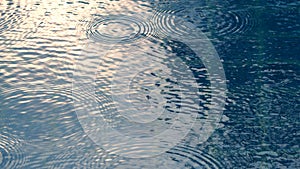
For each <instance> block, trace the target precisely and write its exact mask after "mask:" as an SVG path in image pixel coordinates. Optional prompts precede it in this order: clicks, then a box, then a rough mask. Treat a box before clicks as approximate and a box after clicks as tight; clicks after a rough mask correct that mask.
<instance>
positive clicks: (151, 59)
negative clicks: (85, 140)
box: [73, 12, 226, 158]
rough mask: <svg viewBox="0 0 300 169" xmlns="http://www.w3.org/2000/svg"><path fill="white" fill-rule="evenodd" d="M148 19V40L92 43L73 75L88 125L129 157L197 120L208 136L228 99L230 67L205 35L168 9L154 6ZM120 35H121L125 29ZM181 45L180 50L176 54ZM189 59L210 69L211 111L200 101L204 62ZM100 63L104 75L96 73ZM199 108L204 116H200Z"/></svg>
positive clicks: (181, 133) (161, 148)
mask: <svg viewBox="0 0 300 169" xmlns="http://www.w3.org/2000/svg"><path fill="white" fill-rule="evenodd" d="M117 19H118V18H117ZM150 22H151V23H152V24H153V25H154V28H155V29H154V31H155V32H153V34H154V35H155V36H154V37H148V38H147V39H144V41H138V42H136V41H135V42H136V43H122V44H118V45H111V46H109V45H102V44H101V45H99V44H98V43H90V44H88V45H87V46H86V48H85V51H84V53H82V56H84V57H83V58H82V59H80V60H78V61H79V63H77V64H78V67H77V70H76V71H75V73H74V79H73V80H74V81H73V93H74V94H76V95H81V96H84V97H82V98H83V99H82V100H75V101H74V106H75V109H76V113H77V116H78V119H79V121H80V123H81V125H82V127H83V129H84V131H85V132H86V133H87V135H88V136H89V137H90V138H91V139H92V140H93V141H94V142H95V143H96V144H98V145H100V146H102V147H103V148H104V149H105V150H107V151H108V152H110V153H112V154H118V155H121V156H125V157H130V158H141V157H151V156H155V155H158V154H161V153H163V152H165V151H168V150H169V149H170V148H172V147H173V146H175V145H176V144H177V143H179V142H180V141H181V140H182V139H183V138H184V137H185V136H186V134H187V133H188V132H189V131H190V130H191V128H193V125H194V123H195V121H197V123H198V124H195V126H196V128H197V129H199V130H197V131H199V133H198V134H199V137H198V140H197V141H198V143H203V142H204V141H206V140H207V139H208V137H209V136H210V135H211V133H212V132H213V131H214V129H215V128H216V127H217V126H218V125H217V124H218V122H219V121H220V118H221V117H222V115H221V114H222V110H223V106H224V99H225V92H226V83H225V82H226V80H225V75H224V71H223V68H222V63H221V62H220V60H219V57H218V54H217V52H216V51H215V49H214V47H213V45H212V44H211V43H210V41H209V40H208V38H207V37H206V36H205V35H204V34H203V33H202V32H201V31H200V30H199V29H196V28H195V26H193V25H192V24H190V23H188V22H184V20H183V19H181V18H179V17H177V16H173V15H172V14H171V13H168V12H165V13H161V12H157V13H155V14H154V15H153V17H152V18H151V19H150ZM165 25H166V26H165ZM126 28H128V26H126ZM129 30H130V31H133V30H134V29H129ZM130 31H129V32H130ZM109 32H110V33H111V31H109ZM116 32H119V30H117V31H116ZM133 32H134V31H133ZM137 32H138V31H137ZM133 34H134V33H133ZM135 35H136V34H135ZM116 37H117V38H116V39H119V38H123V37H124V34H117V36H116ZM132 37H133V38H131V39H133V40H135V39H138V38H134V37H135V36H132ZM113 38H114V37H113ZM101 39H103V38H101ZM125 39H128V37H126V38H125ZM129 39H130V38H129ZM123 41H126V40H123ZM110 42H113V43H117V41H116V40H113V41H110ZM132 42H133V41H132ZM175 42H180V43H177V44H176V43H175ZM106 43H107V42H104V44H106ZM172 43H173V45H174V46H172V45H170V44H172ZM183 49H187V51H188V53H186V51H185V50H183ZM181 53H184V54H183V56H182V57H178V56H179V55H181ZM188 54H190V55H191V57H189V56H187V55H188ZM96 56H98V57H96ZM187 57H188V58H187ZM98 59H100V60H98ZM183 60H184V61H183ZM192 60H201V61H202V63H203V65H204V67H205V68H206V71H207V73H208V77H209V81H210V87H211V88H210V89H209V95H210V99H209V102H210V103H208V104H209V105H208V106H209V110H208V111H202V107H200V106H199V100H200V99H199V93H198V92H199V88H200V87H199V84H198V82H196V80H195V79H198V78H196V75H197V77H198V76H199V77H206V76H203V75H202V76H201V75H200V73H199V72H197V71H198V70H199V71H201V68H200V67H197V66H195V67H194V66H192V64H193V63H192V62H193V61H192ZM112 63H113V64H112ZM192 70H194V71H192ZM95 71H99V73H100V77H101V78H99V79H96V77H95ZM98 80H99V81H98ZM95 81H98V82H99V83H97V82H96V84H95ZM205 92H207V91H205ZM157 107H159V108H157ZM148 109H151V110H153V111H151V110H148ZM198 115H201V116H202V117H200V118H199V119H198V118H197V116H198Z"/></svg>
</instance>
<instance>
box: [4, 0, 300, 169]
mask: <svg viewBox="0 0 300 169" xmlns="http://www.w3.org/2000/svg"><path fill="white" fill-rule="evenodd" d="M299 6H300V3H299V2H298V1H296V0H268V1H267V0H260V1H256V0H247V1H246V0H243V1H234V0H225V1H224V0H210V1H199V0H190V1H187V0H176V1H175V0H171V1H156V0H149V1H126V3H125V2H124V1H108V0H104V1H89V0H82V1H72V0H70V1H62V0H53V1H51V2H50V1H40V0H2V1H1V2H0V168H8V169H11V168H195V169H198V168H300V162H299V159H300V156H299V142H300V136H299V125H300V122H299V120H300V118H299V112H300V109H299V104H300V100H299V96H300V92H299V84H300V73H299V72H300V65H299V64H300V63H299V53H300V50H299V42H300V38H299V37H300V32H299V30H300V22H299V18H300V14H299V8H300V7H299ZM195 29H200V30H201V31H202V32H204V33H205V35H206V36H207V37H208V39H209V40H210V41H211V42H212V44H213V46H214V47H215V49H216V51H217V52H218V54H219V56H220V59H221V61H222V65H223V67H224V71H225V74H226V85H227V92H226V96H227V97H226V103H225V107H224V108H223V114H222V115H221V116H208V115H211V114H209V112H210V111H211V110H214V109H215V108H219V107H220V106H216V105H212V104H211V102H212V97H213V96H220V95H222V94H223V93H222V92H223V91H224V90H216V89H215V88H212V87H211V83H213V82H218V78H217V79H211V78H210V77H211V76H210V75H209V71H208V70H209V69H208V68H209V67H207V65H206V64H205V63H203V60H201V58H203V56H197V55H196V54H195V52H194V51H193V50H192V49H191V47H190V46H189V44H188V43H185V42H184V40H183V39H172V36H176V37H179V36H187V35H194V33H195V31H194V30H195ZM170 35H172V36H170ZM116 44H117V45H116ZM124 46H125V47H124ZM202 47H203V46H202ZM202 51H206V50H202ZM126 61H127V62H126ZM141 65H142V66H141ZM78 67H84V68H85V69H82V70H84V71H85V76H84V77H82V79H81V78H80V79H81V81H79V84H80V85H81V86H80V87H83V89H84V90H86V91H94V90H95V96H96V97H95V100H96V101H97V104H96V105H95V106H93V107H92V108H91V109H89V113H91V114H93V113H95V114H93V115H97V113H99V112H101V113H102V115H103V117H104V118H105V119H106V120H107V122H108V123H109V124H110V125H111V126H113V128H114V129H116V130H118V131H121V132H122V133H123V134H124V135H125V136H132V135H136V137H140V138H143V137H151V136H154V135H156V134H158V133H160V132H162V131H163V130H164V129H165V128H168V127H170V126H171V125H172V124H173V123H174V121H176V117H177V114H178V112H180V111H179V110H180V107H182V106H183V107H185V108H186V109H185V110H184V111H181V112H187V113H190V114H195V115H197V117H198V118H196V119H195V122H194V124H198V125H193V127H192V128H191V129H190V130H189V131H188V132H186V136H185V137H183V139H182V140H181V141H180V143H179V144H177V145H176V146H174V147H172V148H171V149H169V150H168V151H167V152H165V153H161V154H159V155H157V156H154V157H152V158H125V157H122V156H119V155H118V153H119V152H125V153H126V152H129V153H130V152H134V151H132V150H142V152H143V151H144V152H147V151H149V150H147V149H145V147H144V148H143V144H145V143H139V144H135V145H132V144H128V145H127V146H129V147H130V148H132V147H133V146H134V148H133V149H129V150H127V151H123V150H124V149H120V147H122V146H120V145H121V143H119V144H117V143H116V141H115V140H112V141H111V142H110V144H111V145H112V146H113V147H114V148H116V149H114V150H115V151H112V152H109V151H107V150H106V149H103V147H105V146H103V145H101V144H100V145H99V144H96V143H95V142H94V140H92V139H91V138H90V137H89V135H88V134H87V133H86V132H85V130H84V129H83V127H82V125H81V123H80V121H79V119H78V117H77V114H76V110H77V109H76V108H77V107H76V105H75V106H74V104H73V103H74V102H76V101H83V100H84V101H88V102H84V103H85V104H83V106H82V108H83V109H85V108H87V105H88V104H89V103H90V102H89V100H88V99H90V98H92V97H91V95H85V94H86V93H91V92H85V91H81V93H80V92H79V93H76V92H77V91H76V92H74V90H73V89H74V88H73V87H74V86H73V85H72V82H73V81H74V76H76V70H78ZM135 70H136V72H135ZM120 77H128V79H130V80H128V79H127V80H126V79H125V80H124V79H123V80H124V81H122V79H121V78H120ZM180 79H181V80H182V79H184V81H183V83H178V82H180ZM93 80H94V81H93ZM91 81H93V86H92V87H94V88H89V87H91V85H90V84H91V83H90V82H91ZM184 84H193V87H195V88H196V89H197V92H198V100H197V101H198V102H199V104H198V105H197V104H194V103H195V102H192V101H191V100H189V99H188V98H193V97H191V96H195V95H194V94H192V92H189V90H184V89H185V88H184V87H186V86H184ZM223 84H224V82H223ZM182 86H184V87H182ZM195 88H194V89H195ZM75 89H76V88H75ZM112 89H113V90H114V91H115V92H113V93H112V92H111V91H112ZM79 91H80V90H79ZM191 91H193V90H191ZM213 92H215V93H213ZM83 93H85V94H83ZM182 93H184V94H183V95H182ZM123 94H124V95H126V96H128V97H127V98H126V100H125V101H124V100H122V99H120V100H119V101H118V103H120V105H117V104H116V103H115V102H114V100H113V99H112V98H114V97H118V96H120V95H123ZM217 98H219V99H222V98H223V97H217ZM220 103H222V102H220ZM127 104H130V105H132V107H130V108H132V109H125V108H128V107H126V105H127ZM124 107H125V108H124ZM161 107H164V109H161ZM126 110H129V111H126ZM137 110H139V111H137ZM135 111H136V112H135ZM129 112H135V113H129ZM137 112H143V113H137ZM161 112H162V113H161ZM166 112H167V113H166ZM160 113H161V114H160ZM176 113H177V114H176ZM121 115H124V116H123V117H122V116H121ZM156 116H159V117H158V118H156ZM135 120H136V121H139V122H143V123H139V122H136V121H135ZM207 121H209V123H208V124H207V125H206V126H210V127H211V129H213V131H214V132H208V131H207V133H205V131H203V128H201V127H200V126H201V124H205V123H204V122H207ZM95 124H96V123H91V125H95ZM212 124H213V125H212ZM101 129H103V128H100V129H99V130H101ZM181 129H182V128H181ZM178 131H181V130H180V129H179V130H178ZM171 134H172V133H171ZM173 134H174V133H173ZM204 136H205V137H204ZM206 136H207V137H206ZM176 138H179V136H178V137H176ZM108 145H109V144H108ZM151 146H152V147H151ZM150 147H151V148H153V145H150ZM118 148H119V149H118ZM156 148H157V147H155V148H153V150H157V149H156Z"/></svg>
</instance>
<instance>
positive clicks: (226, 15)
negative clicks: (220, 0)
mask: <svg viewBox="0 0 300 169" xmlns="http://www.w3.org/2000/svg"><path fill="white" fill-rule="evenodd" d="M195 13H196V15H195V16H194V17H195V19H194V21H195V22H197V23H198V22H199V27H200V28H201V29H202V30H203V31H205V32H206V31H207V32H211V33H214V34H216V35H218V36H230V35H243V34H245V33H247V32H249V31H251V30H253V28H254V27H255V26H256V25H257V20H256V19H255V16H254V14H253V11H252V10H251V9H242V10H229V11H223V10H221V9H218V8H216V9H210V8H196V9H195Z"/></svg>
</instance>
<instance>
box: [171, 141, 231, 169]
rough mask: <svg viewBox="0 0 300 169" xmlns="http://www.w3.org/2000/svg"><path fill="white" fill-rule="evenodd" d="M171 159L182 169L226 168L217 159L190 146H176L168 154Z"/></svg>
mask: <svg viewBox="0 0 300 169" xmlns="http://www.w3.org/2000/svg"><path fill="white" fill-rule="evenodd" d="M167 153H168V154H170V155H171V158H172V159H173V160H174V161H176V162H178V163H179V164H178V165H179V166H182V168H184V167H185V168H186V167H191V168H206V169H218V168H224V167H225V166H223V164H222V163H221V162H220V161H218V160H217V159H215V158H214V157H213V156H211V155H209V154H206V153H204V152H202V151H199V150H197V148H195V147H190V146H176V147H174V148H173V149H171V150H170V151H168V152H167Z"/></svg>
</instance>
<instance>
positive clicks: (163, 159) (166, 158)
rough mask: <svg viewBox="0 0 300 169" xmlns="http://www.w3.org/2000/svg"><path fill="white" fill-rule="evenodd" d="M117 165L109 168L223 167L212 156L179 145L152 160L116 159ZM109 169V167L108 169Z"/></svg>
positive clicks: (217, 168)
mask: <svg viewBox="0 0 300 169" xmlns="http://www.w3.org/2000/svg"><path fill="white" fill-rule="evenodd" d="M115 161H120V162H119V163H116V162H115V163H113V164H112V167H111V168H115V169H119V168H120V169H121V168H131V169H139V168H157V169H165V168H193V169H194V168H195V169H196V168H197V169H198V168H199V169H200V168H201V169H222V168H225V166H224V165H223V164H222V162H220V161H219V160H217V159H216V158H214V157H213V156H211V155H209V154H207V153H205V152H202V151H200V150H198V149H197V147H192V146H188V145H185V146H184V145H179V146H176V147H174V148H172V149H171V150H169V151H168V152H166V153H165V154H161V155H160V156H155V157H152V158H140V159H118V160H115ZM108 168H109V167H108Z"/></svg>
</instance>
